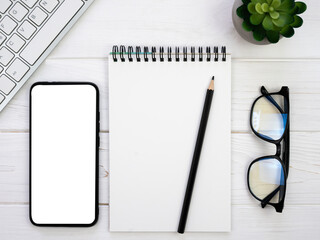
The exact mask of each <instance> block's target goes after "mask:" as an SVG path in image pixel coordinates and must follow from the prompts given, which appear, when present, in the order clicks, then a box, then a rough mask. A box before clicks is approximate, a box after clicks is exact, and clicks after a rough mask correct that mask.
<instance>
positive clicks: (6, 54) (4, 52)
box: [0, 47, 14, 66]
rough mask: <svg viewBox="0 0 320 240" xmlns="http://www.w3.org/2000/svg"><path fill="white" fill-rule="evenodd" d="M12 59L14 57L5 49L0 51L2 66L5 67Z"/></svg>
mask: <svg viewBox="0 0 320 240" xmlns="http://www.w3.org/2000/svg"><path fill="white" fill-rule="evenodd" d="M13 57H14V55H13V54H12V53H11V52H10V51H9V50H8V49H7V48H6V47H2V48H1V49H0V63H2V64H3V65H4V66H7V65H8V63H9V62H10V61H11V60H12V58H13Z"/></svg>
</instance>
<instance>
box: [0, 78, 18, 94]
mask: <svg viewBox="0 0 320 240" xmlns="http://www.w3.org/2000/svg"><path fill="white" fill-rule="evenodd" d="M15 86H16V84H15V83H14V82H12V81H11V80H10V79H9V78H8V77H7V76H6V75H2V76H1V77H0V91H2V92H4V93H5V94H7V95H8V94H9V93H10V92H11V91H12V89H13V88H14V87H15Z"/></svg>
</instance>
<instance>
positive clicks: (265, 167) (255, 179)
mask: <svg viewBox="0 0 320 240" xmlns="http://www.w3.org/2000/svg"><path fill="white" fill-rule="evenodd" d="M261 94H262V95H261V96H260V97H258V98H257V99H256V100H255V101H254V103H253V105H252V108H251V114H250V126H251V129H252V131H253V132H254V134H255V135H256V136H258V137H259V138H261V139H263V140H264V141H267V142H269V143H273V144H275V145H276V149H277V150H276V154H275V155H270V156H264V157H260V158H257V159H255V160H254V161H252V162H251V164H250V166H249V168H248V173H247V182H248V187H249V191H250V193H251V194H252V195H253V196H254V197H255V198H256V199H257V200H259V201H260V202H261V207H262V208H264V207H265V206H266V205H267V204H269V205H271V206H273V207H274V208H275V209H276V211H277V212H282V210H283V206H284V199H285V194H286V182H287V177H288V172H289V147H290V129H289V88H288V87H282V88H281V90H280V91H279V92H276V93H268V91H267V90H266V88H265V87H263V86H262V87H261Z"/></svg>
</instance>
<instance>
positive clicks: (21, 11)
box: [9, 2, 28, 21]
mask: <svg viewBox="0 0 320 240" xmlns="http://www.w3.org/2000/svg"><path fill="white" fill-rule="evenodd" d="M9 13H10V15H11V16H12V17H14V18H15V19H16V20H18V21H21V20H22V19H23V18H24V17H25V16H26V15H27V13H28V10H27V9H26V8H25V7H24V6H22V5H21V3H19V2H17V3H16V4H15V5H14V6H13V7H12V8H11V10H10V12H9Z"/></svg>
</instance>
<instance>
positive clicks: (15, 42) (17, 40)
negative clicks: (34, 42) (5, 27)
mask: <svg viewBox="0 0 320 240" xmlns="http://www.w3.org/2000/svg"><path fill="white" fill-rule="evenodd" d="M25 43H26V42H25V41H24V40H22V38H21V37H19V36H18V35H17V34H16V33H15V34H13V35H12V37H11V38H10V39H9V40H8V42H7V46H8V47H9V48H11V50H13V51H14V52H16V53H17V52H19V50H20V49H21V48H22V47H23V45H24V44H25Z"/></svg>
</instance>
